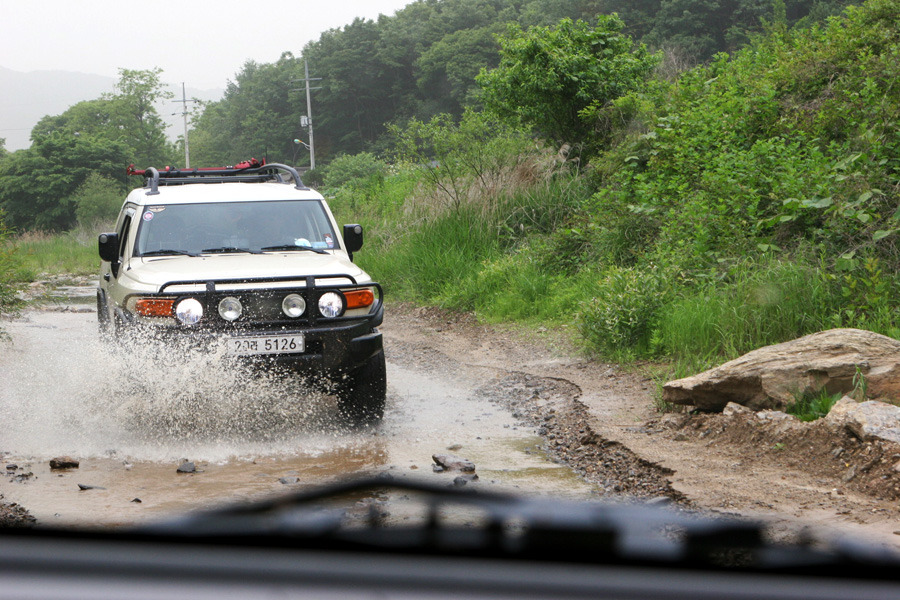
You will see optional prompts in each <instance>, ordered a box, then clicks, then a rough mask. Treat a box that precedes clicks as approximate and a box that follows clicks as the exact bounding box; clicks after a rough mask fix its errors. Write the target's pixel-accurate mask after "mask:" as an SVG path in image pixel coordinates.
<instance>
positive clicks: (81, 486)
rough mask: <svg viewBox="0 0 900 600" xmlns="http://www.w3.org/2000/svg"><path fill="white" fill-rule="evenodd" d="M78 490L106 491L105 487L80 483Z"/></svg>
mask: <svg viewBox="0 0 900 600" xmlns="http://www.w3.org/2000/svg"><path fill="white" fill-rule="evenodd" d="M78 489H80V490H81V491H84V490H105V489H106V488H105V487H100V486H99V485H87V484H86V483H79V484H78Z"/></svg>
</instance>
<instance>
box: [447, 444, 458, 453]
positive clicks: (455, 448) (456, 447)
mask: <svg viewBox="0 0 900 600" xmlns="http://www.w3.org/2000/svg"><path fill="white" fill-rule="evenodd" d="M447 450H449V451H450V452H456V451H458V450H462V444H451V445H449V446H447Z"/></svg>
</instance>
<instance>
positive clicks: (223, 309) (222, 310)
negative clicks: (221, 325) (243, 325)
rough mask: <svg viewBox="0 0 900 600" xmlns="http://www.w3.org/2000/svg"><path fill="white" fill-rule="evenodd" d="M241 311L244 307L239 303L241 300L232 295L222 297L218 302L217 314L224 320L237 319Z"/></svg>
mask: <svg viewBox="0 0 900 600" xmlns="http://www.w3.org/2000/svg"><path fill="white" fill-rule="evenodd" d="M243 312H244V307H243V306H242V305H241V301H240V300H238V299H237V298H235V297H233V296H228V297H227V298H222V301H221V302H219V316H220V317H222V318H223V319H225V320H226V321H237V320H238V319H239V318H241V313H243Z"/></svg>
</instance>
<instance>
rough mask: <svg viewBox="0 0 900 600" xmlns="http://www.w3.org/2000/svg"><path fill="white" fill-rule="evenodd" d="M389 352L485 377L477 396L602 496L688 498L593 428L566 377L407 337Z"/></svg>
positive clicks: (663, 473) (659, 470) (663, 472)
mask: <svg viewBox="0 0 900 600" xmlns="http://www.w3.org/2000/svg"><path fill="white" fill-rule="evenodd" d="M390 357H391V360H393V361H395V362H401V363H403V362H405V363H407V364H415V365H416V367H417V368H419V369H423V370H426V371H432V372H440V373H442V374H444V375H447V374H454V376H457V377H464V376H468V377H479V378H480V379H482V380H485V379H486V380H487V381H483V383H481V384H480V385H479V386H478V387H477V388H476V391H475V393H476V395H477V396H479V397H483V398H485V399H486V400H488V401H490V402H492V403H495V404H497V405H499V406H501V407H503V408H506V409H507V410H509V411H510V412H511V413H512V416H513V418H514V419H517V420H518V423H517V425H519V426H526V427H529V428H533V429H534V430H535V433H536V434H537V435H539V436H540V437H541V438H542V439H543V448H542V450H543V451H544V452H546V453H547V455H548V456H549V457H551V458H552V459H553V460H554V462H557V463H559V464H562V465H565V466H567V467H569V468H571V469H573V470H574V471H575V472H576V473H577V474H578V475H579V476H581V477H582V478H583V479H584V480H586V481H588V482H589V483H591V484H593V485H594V486H596V487H597V489H598V492H599V493H600V494H601V495H603V496H616V498H617V499H619V500H621V499H622V497H631V498H636V499H644V500H646V499H659V498H667V499H671V500H674V501H677V502H680V503H687V500H686V498H685V497H684V496H683V495H682V494H681V493H679V492H678V491H676V490H675V489H673V488H672V486H671V482H670V481H669V479H668V477H669V476H670V475H672V471H671V470H669V469H667V468H665V467H662V466H660V465H657V464H655V463H653V462H650V461H647V460H645V459H643V458H641V457H640V456H638V455H637V454H635V453H634V452H632V451H631V450H630V449H628V448H627V447H626V446H625V445H623V444H621V443H619V442H616V441H612V440H608V439H606V438H604V437H603V436H602V435H600V434H598V433H597V432H595V431H594V430H593V428H592V427H591V426H590V423H589V421H590V418H589V415H588V411H587V408H586V407H585V406H584V405H583V404H582V403H581V402H580V400H579V399H580V397H581V395H582V390H581V388H580V387H579V386H578V385H577V384H575V383H573V382H572V381H570V380H568V379H564V378H560V377H547V376H539V375H532V374H529V373H526V372H522V371H512V370H509V369H503V368H500V367H494V366H485V365H481V364H474V363H466V362H458V361H455V360H453V359H452V358H451V357H449V356H447V355H445V354H443V353H442V352H440V351H439V350H437V349H435V348H434V347H432V346H430V345H426V344H419V343H414V342H407V341H397V340H393V341H392V343H391V351H390Z"/></svg>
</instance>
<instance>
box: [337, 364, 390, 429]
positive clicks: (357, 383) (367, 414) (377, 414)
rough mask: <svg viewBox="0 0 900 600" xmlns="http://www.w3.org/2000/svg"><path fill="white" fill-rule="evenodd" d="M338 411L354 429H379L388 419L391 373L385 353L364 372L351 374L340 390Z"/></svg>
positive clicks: (361, 369) (366, 366) (362, 369)
mask: <svg viewBox="0 0 900 600" xmlns="http://www.w3.org/2000/svg"><path fill="white" fill-rule="evenodd" d="M337 396H338V411H339V412H340V415H341V419H342V420H343V421H344V422H345V423H347V424H348V425H350V426H352V427H364V426H369V425H376V424H378V423H380V422H381V419H382V418H383V417H384V403H385V398H386V397H387V369H386V367H385V363H384V350H379V351H378V352H377V353H376V354H374V355H372V357H371V358H370V359H369V360H368V361H367V362H366V364H365V365H363V366H362V367H361V368H359V369H357V370H356V371H354V372H352V373H350V374H349V375H348V376H347V379H346V380H345V381H343V382H342V383H341V385H340V387H339V389H338V393H337Z"/></svg>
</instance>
